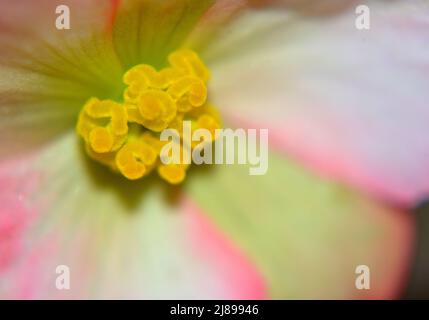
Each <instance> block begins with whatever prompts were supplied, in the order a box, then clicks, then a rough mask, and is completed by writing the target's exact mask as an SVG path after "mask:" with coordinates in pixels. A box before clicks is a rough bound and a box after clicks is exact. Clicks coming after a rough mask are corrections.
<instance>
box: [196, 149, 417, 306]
mask: <svg viewBox="0 0 429 320" xmlns="http://www.w3.org/2000/svg"><path fill="white" fill-rule="evenodd" d="M205 171H206V172H205V173H204V170H203V172H201V173H200V174H199V175H197V174H196V175H195V177H194V178H195V179H191V178H189V184H188V191H189V193H190V195H191V196H193V197H194V199H195V200H196V202H197V203H198V204H199V205H200V206H201V207H202V208H203V209H204V210H205V211H206V212H207V213H208V214H209V215H210V218H211V219H212V220H213V221H214V222H215V223H216V224H217V225H218V226H219V227H220V228H221V229H223V230H224V231H225V232H226V233H227V234H228V235H229V236H230V237H231V238H232V239H233V240H234V241H235V242H236V243H237V244H239V245H240V246H241V248H243V250H244V251H245V252H246V253H247V254H248V256H250V257H251V258H252V259H253V260H254V262H255V263H256V265H257V266H258V267H259V269H260V270H262V272H263V274H264V275H265V276H266V277H267V279H268V283H269V289H270V294H271V296H272V297H274V298H392V297H394V296H395V295H396V294H397V293H398V289H399V287H400V284H401V280H402V277H403V276H404V271H405V268H406V265H407V258H408V252H409V250H410V244H411V224H410V217H409V216H408V215H407V214H404V213H401V212H396V211H395V210H392V209H389V208H386V207H383V206H382V205H379V204H377V203H375V202H374V201H371V200H370V199H368V198H366V197H364V196H361V195H357V194H354V193H352V192H351V191H350V190H349V189H347V188H345V187H342V186H340V185H337V184H336V183H334V182H330V181H329V180H326V179H322V178H320V177H316V176H312V175H310V174H309V173H307V172H306V171H304V170H303V169H302V168H301V167H299V166H297V165H296V164H293V163H292V162H291V161H289V160H285V159H281V158H279V157H278V156H277V155H275V154H271V156H270V159H269V169H268V173H267V174H266V175H263V176H249V173H248V167H247V166H238V165H235V166H233V165H230V166H222V167H219V166H218V167H213V168H209V169H207V170H205ZM358 265H367V266H369V267H370V271H371V274H370V275H371V290H363V291H361V290H357V289H356V287H355V278H356V275H355V268H356V266H358Z"/></svg>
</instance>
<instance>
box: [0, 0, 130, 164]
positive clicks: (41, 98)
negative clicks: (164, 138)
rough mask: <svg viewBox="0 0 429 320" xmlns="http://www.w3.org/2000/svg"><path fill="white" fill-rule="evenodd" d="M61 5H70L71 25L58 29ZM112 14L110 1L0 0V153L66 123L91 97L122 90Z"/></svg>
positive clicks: (19, 148) (27, 145)
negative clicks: (111, 29)
mask: <svg viewBox="0 0 429 320" xmlns="http://www.w3.org/2000/svg"><path fill="white" fill-rule="evenodd" d="M58 5H67V6H68V7H69V8H70V26H71V29H70V30H67V29H64V30H57V28H56V25H55V20H56V18H57V17H58V16H59V14H56V7H57V6H58ZM111 14H112V13H111V2H110V1H107V0H105V1H83V0H66V1H62V0H58V1H57V0H53V1H48V0H42V1H37V3H36V2H35V1H29V0H28V1H27V0H24V1H2V2H1V3H0V47H1V51H0V114H1V119H0V135H1V136H2V139H3V141H5V143H2V146H1V147H0V157H10V156H13V155H15V154H16V153H20V152H28V151H30V149H31V148H33V147H35V146H37V145H39V144H41V143H44V142H45V141H47V140H49V139H50V138H51V137H52V136H54V135H56V134H59V133H61V132H63V131H65V130H66V129H70V128H71V127H72V126H73V125H74V122H75V118H76V115H77V113H78V111H79V110H80V108H81V106H82V104H83V102H84V101H85V100H87V99H88V98H89V97H91V96H95V95H96V96H99V97H100V98H103V97H116V96H118V95H120V92H121V90H122V87H121V76H122V67H121V66H120V64H119V61H118V59H117V57H116V55H115V53H114V51H113V47H112V45H111V40H109V32H108V29H107V26H108V22H109V21H110V20H111ZM118 84H119V87H118Z"/></svg>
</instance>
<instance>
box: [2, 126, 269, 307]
mask: <svg viewBox="0 0 429 320" xmlns="http://www.w3.org/2000/svg"><path fill="white" fill-rule="evenodd" d="M88 165H89V166H90V167H88ZM88 170H89V171H88ZM99 170H101V171H99ZM33 176H34V178H32V177H33ZM99 179H101V180H99ZM152 182H153V181H152ZM147 183H148V184H144V183H143V184H142V183H140V184H135V183H130V182H127V181H125V180H123V179H122V178H120V177H118V176H116V175H114V174H112V173H110V172H108V171H106V170H105V168H100V167H99V166H94V167H91V164H88V163H87V162H86V161H85V158H84V157H83V155H82V154H81V150H80V148H79V147H78V146H77V145H76V141H75V137H74V134H70V136H68V137H66V138H62V139H59V141H58V142H56V143H55V144H54V145H52V146H51V147H49V148H47V149H46V150H45V151H43V152H41V154H39V155H34V156H33V157H31V158H28V159H26V160H25V161H23V162H21V161H17V160H15V161H13V162H8V163H7V164H6V163H4V162H3V163H2V164H1V166H0V187H1V189H0V200H1V201H2V208H3V209H2V210H1V211H0V297H1V298H3V299H4V298H22V299H35V298H55V299H62V298H72V299H75V298H99V299H103V298H133V299H134V298H152V299H158V298H181V299H185V298H186V299H188V298H189V299H218V298H219V299H248V298H252V299H259V298H264V297H265V289H264V280H263V279H262V278H261V276H260V274H259V272H258V270H256V269H255V267H254V266H253V265H252V264H251V262H250V261H249V260H248V259H247V258H245V257H244V256H243V254H242V252H241V251H240V249H238V248H237V247H235V246H234V245H232V244H231V243H230V241H229V240H227V239H226V238H225V236H224V235H223V234H222V233H220V232H219V231H217V230H216V228H215V227H214V226H213V225H212V224H211V223H209V222H208V221H206V220H205V218H204V214H203V213H202V212H201V211H200V210H199V209H198V208H196V206H195V205H193V204H191V202H190V201H189V200H187V199H186V198H182V196H181V195H178V198H177V201H176V202H174V204H171V203H169V201H168V200H167V198H166V194H165V192H167V190H165V189H164V188H160V186H159V185H154V184H153V183H150V182H147ZM144 190H146V191H144ZM59 265H66V266H67V267H69V269H70V290H58V289H57V288H56V286H55V281H56V278H57V276H58V274H57V273H56V268H57V266H59Z"/></svg>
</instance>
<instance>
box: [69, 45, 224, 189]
mask: <svg viewBox="0 0 429 320" xmlns="http://www.w3.org/2000/svg"><path fill="white" fill-rule="evenodd" d="M168 62H169V66H166V67H165V68H164V69H161V70H159V71H158V70H156V69H155V68H153V67H152V66H150V65H145V64H141V65H137V66H134V67H133V68H131V69H130V70H128V71H127V72H126V73H125V74H124V76H123V81H124V83H125V84H126V85H127V88H126V89H125V91H124V93H123V102H121V103H119V102H114V101H111V100H99V99H97V98H91V99H90V100H89V101H88V102H87V103H85V105H84V106H83V109H82V111H81V113H80V115H79V119H78V123H77V127H76V131H77V133H78V134H79V135H80V136H81V137H82V138H83V140H84V141H85V146H86V152H87V153H88V155H89V156H90V157H91V158H92V159H93V160H95V161H97V162H99V163H102V164H103V165H106V166H108V167H109V168H111V169H112V170H113V171H115V172H118V173H120V174H122V175H123V176H124V177H126V178H127V179H130V180H136V179H140V178H142V177H145V176H147V175H148V174H149V173H151V172H152V171H154V169H156V171H157V172H158V174H159V175H160V177H161V178H162V179H164V180H165V181H167V182H168V183H170V184H179V183H181V182H182V181H183V180H184V179H185V177H186V171H187V169H188V168H189V163H188V162H187V161H185V160H184V159H185V158H188V156H189V154H186V155H185V152H188V151H186V150H187V148H185V147H184V146H185V145H190V146H191V148H193V147H194V145H193V143H192V142H191V143H190V144H188V143H189V141H184V137H183V136H182V131H183V121H185V120H186V121H190V122H191V131H193V130H196V129H199V128H205V129H208V130H209V131H210V132H211V133H212V134H214V132H215V130H216V129H218V128H220V124H221V120H220V116H219V114H218V113H217V111H216V109H215V108H214V107H212V106H211V105H209V104H208V103H207V81H208V79H209V77H210V73H209V70H208V69H207V67H206V66H205V65H204V63H203V62H202V61H201V59H200V58H199V56H198V55H197V54H196V53H195V52H193V51H191V50H186V49H182V50H178V51H176V52H173V53H172V54H170V55H169V57H168ZM164 129H175V130H177V131H178V132H179V134H180V135H181V137H180V139H181V140H180V151H181V154H182V159H181V160H179V162H178V163H177V161H174V163H169V164H165V163H163V162H162V161H161V156H162V155H161V153H162V149H163V146H165V144H166V142H165V141H161V140H160V132H161V131H162V130H164Z"/></svg>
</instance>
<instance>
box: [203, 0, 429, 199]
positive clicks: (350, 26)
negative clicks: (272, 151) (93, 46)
mask: <svg viewBox="0 0 429 320" xmlns="http://www.w3.org/2000/svg"><path fill="white" fill-rule="evenodd" d="M363 3H365V2H363ZM368 5H369V8H370V10H371V11H370V13H371V16H370V17H371V20H370V21H371V29H370V30H357V29H356V27H355V19H356V17H357V15H356V14H355V12H354V10H352V9H349V10H347V11H344V12H343V13H342V14H339V15H336V16H331V17H329V18H315V17H313V18H311V17H307V16H306V17H303V16H299V15H298V16H297V15H294V14H292V13H290V12H287V11H281V10H280V11H279V10H277V11H251V12H249V13H247V14H244V15H242V16H241V18H240V19H238V20H237V21H236V22H235V23H234V24H233V25H232V26H230V27H228V28H227V29H225V30H223V32H222V37H219V38H218V39H217V41H214V42H213V44H212V46H209V47H208V48H207V50H206V52H205V57H206V60H208V61H209V62H210V64H211V69H212V71H213V81H212V84H211V89H212V90H211V93H212V95H211V99H212V100H214V101H215V102H216V103H217V105H218V106H219V107H220V108H223V110H224V113H225V115H226V117H229V118H230V119H231V120H233V121H235V123H236V125H238V126H243V125H247V126H256V127H269V128H271V131H270V133H271V137H272V141H273V142H275V143H276V145H277V147H279V148H283V149H285V150H287V152H288V153H289V154H291V155H293V156H295V157H297V158H299V159H301V160H304V161H306V162H307V163H308V164H309V165H310V166H311V167H313V168H316V169H318V170H319V171H320V172H323V173H326V174H329V175H332V176H335V177H337V178H339V179H341V180H342V181H345V182H347V183H351V184H353V185H355V186H358V187H360V188H362V189H364V190H367V191H371V192H373V193H375V194H376V195H377V196H381V197H384V198H386V199H388V200H390V201H393V202H395V203H400V204H406V205H408V204H413V203H414V201H416V200H418V199H420V198H421V197H422V196H424V195H425V194H427V193H428V192H429V163H428V159H429V140H428V139H425V138H424V137H426V136H427V135H428V132H429V131H428V126H427V119H428V118H429V108H427V101H428V99H429V97H428V96H427V93H428V92H429V90H428V86H427V83H428V72H427V67H428V65H429V58H428V55H427V54H426V52H428V49H429V47H428V46H429V33H428V32H427V30H428V27H429V26H428V21H429V20H428V19H427V17H428V14H429V8H428V6H427V4H425V3H424V2H422V1H394V2H392V3H385V2H383V3H378V2H368Z"/></svg>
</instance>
